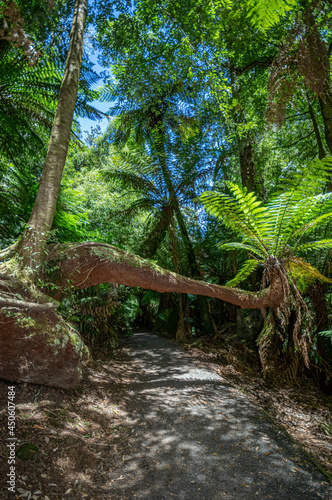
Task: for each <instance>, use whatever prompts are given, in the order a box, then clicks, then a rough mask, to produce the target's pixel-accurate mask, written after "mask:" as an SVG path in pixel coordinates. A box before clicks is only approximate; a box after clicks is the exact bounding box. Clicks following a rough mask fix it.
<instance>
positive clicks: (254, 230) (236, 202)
mask: <svg viewBox="0 0 332 500" xmlns="http://www.w3.org/2000/svg"><path fill="white" fill-rule="evenodd" d="M233 186H235V185H233ZM233 186H232V185H231V187H233ZM234 192H235V195H236V197H237V198H232V197H231V196H228V195H225V194H222V193H216V192H213V191H207V192H205V193H203V194H202V195H201V196H200V197H199V199H200V200H201V201H202V203H203V205H204V208H205V209H206V211H207V212H208V213H210V214H211V215H214V216H215V217H217V218H218V219H221V220H222V221H223V223H224V224H225V225H226V226H228V227H229V228H231V229H232V230H233V231H235V232H236V233H238V234H239V235H241V236H242V237H246V238H248V239H249V240H250V241H251V243H253V240H256V242H257V244H258V246H259V248H260V249H261V251H262V252H263V254H265V255H267V254H268V249H267V248H266V246H265V244H264V241H263V238H262V235H261V233H262V226H263V224H262V222H261V219H263V215H264V212H265V209H264V207H260V204H259V205H257V202H256V198H255V196H254V195H252V193H249V195H247V193H244V192H241V190H237V188H235V187H234ZM251 195H252V196H251ZM261 209H262V210H261ZM255 214H256V215H257V217H258V218H259V219H260V221H259V224H258V223H257V221H256V220H255Z"/></svg>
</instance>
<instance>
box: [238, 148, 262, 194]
mask: <svg viewBox="0 0 332 500" xmlns="http://www.w3.org/2000/svg"><path fill="white" fill-rule="evenodd" d="M240 168H241V180H242V185H243V187H245V188H247V190H248V192H249V193H250V192H254V193H255V194H256V195H257V194H258V193H257V180H256V171H255V164H254V160H253V155H252V143H251V142H250V141H246V144H245V145H240Z"/></svg>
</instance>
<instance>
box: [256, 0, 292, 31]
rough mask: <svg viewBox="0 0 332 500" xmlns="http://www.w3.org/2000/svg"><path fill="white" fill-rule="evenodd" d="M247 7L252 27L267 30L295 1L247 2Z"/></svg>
mask: <svg viewBox="0 0 332 500" xmlns="http://www.w3.org/2000/svg"><path fill="white" fill-rule="evenodd" d="M247 5H248V8H249V12H248V17H249V18H250V21H251V23H252V25H253V26H254V27H255V28H261V29H263V30H267V29H268V28H270V27H271V26H273V25H275V24H277V23H278V22H279V21H280V20H281V18H282V17H283V16H284V15H285V14H286V13H287V12H289V11H290V10H291V9H292V8H293V7H294V6H295V5H296V0H273V1H271V0H247Z"/></svg>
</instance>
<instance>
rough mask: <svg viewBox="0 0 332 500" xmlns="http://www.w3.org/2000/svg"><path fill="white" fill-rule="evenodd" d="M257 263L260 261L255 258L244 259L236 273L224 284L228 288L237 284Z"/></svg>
mask: <svg viewBox="0 0 332 500" xmlns="http://www.w3.org/2000/svg"><path fill="white" fill-rule="evenodd" d="M259 265H260V263H259V262H258V261H257V260H255V259H248V260H246V261H245V263H244V264H243V266H242V267H241V269H240V271H239V272H238V273H237V275H236V276H235V277H234V278H233V279H232V280H230V281H228V282H227V283H226V286H227V287H229V288H233V287H235V286H237V285H238V284H239V283H241V282H242V281H244V280H246V279H247V278H248V277H249V276H250V275H251V274H252V273H253V271H254V270H255V269H257V267H258V266H259Z"/></svg>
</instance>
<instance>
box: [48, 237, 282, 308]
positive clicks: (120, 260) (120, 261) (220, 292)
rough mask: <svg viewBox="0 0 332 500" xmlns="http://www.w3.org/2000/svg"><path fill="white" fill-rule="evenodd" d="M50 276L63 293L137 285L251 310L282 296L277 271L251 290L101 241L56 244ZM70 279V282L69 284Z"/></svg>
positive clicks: (270, 304) (272, 303) (275, 303)
mask: <svg viewBox="0 0 332 500" xmlns="http://www.w3.org/2000/svg"><path fill="white" fill-rule="evenodd" d="M48 261H49V263H50V267H51V268H52V269H54V268H57V269H58V271H56V274H55V275H53V276H51V279H52V280H53V281H55V282H56V283H57V284H58V286H59V287H60V289H61V291H62V292H65V291H66V290H67V292H68V293H70V291H71V289H73V288H88V287H90V286H94V285H99V284H101V283H118V284H122V285H127V286H139V287H141V288H144V289H148V290H155V291H157V292H178V293H190V294H193V295H202V296H205V297H215V298H218V299H220V300H223V301H226V302H230V303H231V304H234V305H237V306H240V307H243V308H250V309H265V308H268V307H271V308H278V306H279V305H280V304H281V302H283V300H284V299H285V297H284V291H283V287H282V284H281V281H280V279H279V277H278V274H275V276H274V278H273V279H272V281H271V284H270V286H269V288H266V289H264V290H262V291H260V292H257V293H253V292H247V291H245V290H240V289H237V288H228V287H225V286H219V285H215V284H212V283H207V282H205V281H200V280H194V279H192V278H187V277H185V276H181V275H179V274H177V273H174V272H171V271H167V270H165V269H163V268H161V267H159V266H157V265H156V264H154V263H152V262H150V261H148V260H146V259H142V258H141V257H139V256H138V255H134V254H130V253H128V252H126V251H124V250H121V249H119V248H116V247H114V246H111V245H106V244H102V243H94V242H85V243H78V244H74V243H72V244H63V245H60V246H55V247H54V249H53V250H51V251H50V252H49V255H48ZM68 281H69V284H68Z"/></svg>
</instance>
